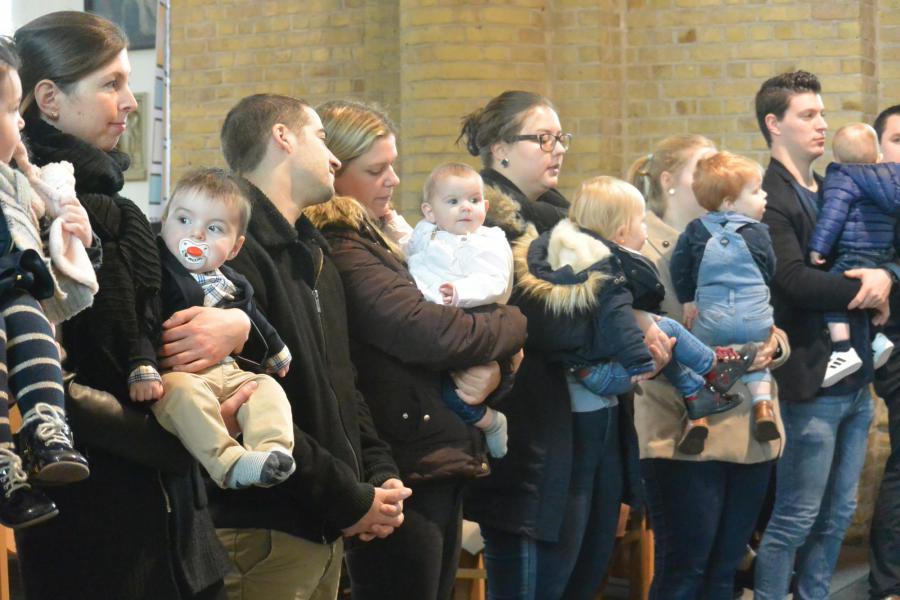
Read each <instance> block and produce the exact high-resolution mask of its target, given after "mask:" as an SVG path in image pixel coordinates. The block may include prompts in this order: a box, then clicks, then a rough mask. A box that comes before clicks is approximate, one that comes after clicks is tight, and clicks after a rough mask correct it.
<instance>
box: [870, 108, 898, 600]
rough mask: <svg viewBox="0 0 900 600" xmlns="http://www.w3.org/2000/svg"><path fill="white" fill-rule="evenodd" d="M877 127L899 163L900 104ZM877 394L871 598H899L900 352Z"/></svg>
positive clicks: (882, 373)
mask: <svg viewBox="0 0 900 600" xmlns="http://www.w3.org/2000/svg"><path fill="white" fill-rule="evenodd" d="M874 127H875V132H876V133H877V134H878V140H879V142H880V143H881V152H882V154H883V160H884V162H900V104H896V105H894V106H891V107H890V108H886V109H884V110H883V111H881V114H879V115H878V118H876V119H875V123H874ZM891 312H892V314H891V319H890V321H888V323H887V325H885V328H884V332H885V334H886V335H887V336H888V337H890V338H891V341H892V342H894V346H895V347H897V345H898V344H900V318H898V315H897V311H896V310H892V311H891ZM875 391H876V392H878V395H879V396H881V397H882V398H884V401H885V404H887V408H888V427H889V433H890V439H891V454H890V456H889V457H888V460H887V464H885V467H884V477H883V478H882V480H881V488H880V489H879V490H878V500H876V502H875V512H874V514H873V515H872V529H871V532H870V536H869V539H870V543H871V552H870V554H869V569H870V570H869V596H870V597H871V598H872V599H873V600H875V599H878V600H880V599H881V598H900V351H895V352H894V353H893V354H892V355H891V358H890V360H888V363H887V364H886V365H885V366H884V368H882V369H879V370H878V371H877V372H876V373H875Z"/></svg>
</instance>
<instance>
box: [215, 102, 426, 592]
mask: <svg viewBox="0 0 900 600" xmlns="http://www.w3.org/2000/svg"><path fill="white" fill-rule="evenodd" d="M221 141H222V148H223V152H224V154H225V158H226V160H227V161H228V163H229V166H231V167H232V169H234V170H236V171H237V172H238V174H240V175H242V176H243V177H244V178H245V179H246V182H247V186H246V187H247V195H248V197H249V199H250V202H251V204H252V205H253V212H252V216H251V218H250V224H249V227H248V229H247V233H246V241H245V243H244V247H243V250H242V251H241V252H240V254H238V256H237V257H236V258H235V259H234V260H233V261H231V262H230V263H229V266H231V267H232V268H234V269H235V270H237V271H238V272H240V273H241V274H243V275H244V276H245V277H246V278H247V279H248V280H249V281H250V283H251V285H252V286H253V288H254V290H255V292H256V300H257V303H258V304H259V306H260V309H261V310H262V311H263V312H264V313H265V314H266V315H267V317H268V318H269V321H270V322H271V324H272V326H273V327H274V328H275V330H276V331H278V332H279V335H281V337H282V339H283V340H284V342H285V344H286V345H287V347H288V349H289V350H290V351H291V354H292V355H293V357H294V360H293V362H292V363H291V368H290V371H289V372H288V374H287V376H286V377H284V378H282V379H280V380H279V382H280V383H281V384H282V386H283V387H284V390H285V392H286V393H287V396H288V399H289V401H290V404H291V412H292V416H293V419H294V438H295V442H294V452H293V456H294V460H295V461H296V465H297V471H296V472H295V473H294V475H292V476H291V477H290V478H289V479H288V480H287V481H285V482H284V483H282V484H280V485H278V486H276V487H274V488H270V489H263V488H250V489H247V490H237V491H231V490H228V491H226V490H221V489H218V488H213V487H211V488H210V510H211V512H212V515H213V520H214V522H215V524H216V527H217V528H219V529H218V530H217V531H218V533H219V538H220V539H221V541H222V543H223V544H224V545H225V547H226V549H227V550H228V553H229V556H231V558H232V560H233V561H234V563H235V567H236V569H235V570H234V571H232V573H231V574H230V575H229V576H228V577H227V578H226V580H225V583H226V588H227V590H228V594H229V597H230V598H232V600H234V599H240V600H294V599H295V598H304V599H305V598H311V599H314V600H332V599H333V598H335V597H336V595H337V589H338V582H339V576H340V570H341V558H342V554H343V546H342V543H341V536H342V535H343V536H346V537H359V538H360V539H361V540H362V541H368V540H371V539H372V538H373V537H384V536H387V535H389V534H390V533H391V532H393V530H394V528H395V527H399V526H400V524H401V523H402V522H403V514H402V510H403V500H404V499H405V498H407V497H408V496H409V494H410V491H409V489H408V488H406V487H404V486H403V484H402V482H401V481H400V480H399V478H398V476H397V466H396V464H394V461H393V459H392V457H391V454H390V450H389V448H388V446H387V444H385V443H384V442H382V441H381V440H380V439H379V438H378V435H377V434H376V432H375V428H374V425H373V424H372V417H371V415H370V413H369V409H368V407H367V405H366V403H365V401H364V400H363V398H362V397H361V395H360V394H359V392H358V391H357V389H356V385H355V381H356V373H355V370H354V368H353V365H352V364H351V362H350V348H349V337H348V330H347V315H346V309H345V305H344V292H343V284H342V282H341V276H340V274H339V273H338V271H337V269H336V268H335V266H334V265H333V264H332V262H331V259H330V258H329V256H328V248H327V243H326V242H325V240H324V238H322V237H321V236H320V235H319V233H318V232H317V231H316V230H315V228H314V227H313V226H312V224H311V223H310V222H309V220H307V218H306V217H304V216H303V213H302V211H303V209H304V208H305V207H307V206H311V205H313V204H319V203H322V202H326V201H328V200H330V199H331V197H332V196H333V195H334V172H335V171H336V170H337V169H338V168H340V162H339V161H338V160H337V158H335V157H334V155H333V154H332V153H331V152H330V151H329V150H328V148H327V146H326V145H325V130H324V129H323V127H322V121H321V120H320V119H319V116H318V115H317V114H316V113H315V111H314V110H313V109H312V108H311V107H310V106H309V105H308V104H306V103H305V102H303V101H301V100H296V99H294V98H288V97H285V96H274V95H269V94H259V95H256V96H250V97H248V98H244V99H243V100H241V101H240V102H239V103H238V104H237V105H236V106H235V107H234V108H233V109H231V111H230V112H229V113H228V116H227V117H226V119H225V123H224V125H223V127H222V133H221ZM252 405H253V400H252V398H251V400H250V401H249V406H250V409H251V410H252Z"/></svg>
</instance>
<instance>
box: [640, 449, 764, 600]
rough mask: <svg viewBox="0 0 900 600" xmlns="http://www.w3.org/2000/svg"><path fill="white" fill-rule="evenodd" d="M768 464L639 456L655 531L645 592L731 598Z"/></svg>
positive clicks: (690, 598)
mask: <svg viewBox="0 0 900 600" xmlns="http://www.w3.org/2000/svg"><path fill="white" fill-rule="evenodd" d="M773 464H774V461H768V462H763V463H757V464H750V465H744V464H738V463H728V462H722V461H703V462H701V461H683V460H668V459H660V458H647V459H643V460H641V474H642V475H643V478H644V489H645V491H646V496H647V507H648V509H649V512H650V525H651V526H652V528H653V534H654V536H655V553H656V554H655V567H654V575H653V587H652V588H651V589H650V598H652V599H658V600H672V599H675V598H677V599H678V600H699V599H700V598H702V599H703V600H731V598H732V596H733V594H734V573H735V570H736V569H737V566H738V564H739V563H740V561H741V559H742V558H743V556H744V552H745V550H746V548H747V542H748V541H749V540H750V536H751V535H752V534H753V530H754V528H755V525H756V518H757V516H758V515H759V511H760V509H761V508H762V503H763V499H764V498H765V495H766V487H767V486H768V483H769V477H770V475H771V472H772V466H773Z"/></svg>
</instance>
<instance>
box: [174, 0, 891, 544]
mask: <svg viewBox="0 0 900 600" xmlns="http://www.w3.org/2000/svg"><path fill="white" fill-rule="evenodd" d="M172 56H173V59H172V132H173V138H172V141H173V152H172V157H173V167H174V175H175V177H176V178H177V177H178V175H179V174H180V173H182V172H183V171H184V170H185V169H186V168H188V167H190V166H196V165H206V164H221V163H222V160H221V158H220V152H219V144H218V131H219V128H220V126H221V122H222V119H223V118H224V115H225V113H226V112H227V110H228V109H229V108H230V107H231V106H232V105H233V104H234V103H235V102H236V101H237V100H238V99H239V98H241V97H243V96H245V95H247V94H251V93H256V92H263V91H271V92H278V93H285V94H291V95H296V96H300V97H304V98H306V99H308V100H309V101H311V102H312V103H314V104H315V103H318V102H321V101H324V100H327V99H332V98H336V97H354V98H367V99H370V100H375V101H377V102H380V103H381V104H383V105H384V106H385V107H386V108H387V109H388V111H389V112H390V114H391V115H392V116H393V117H394V119H395V120H396V121H397V123H398V124H399V126H400V139H399V146H400V155H401V159H400V164H399V169H400V172H401V176H402V180H403V181H402V183H401V189H400V194H399V197H398V204H399V206H400V208H401V209H402V210H403V211H404V212H405V213H406V214H407V215H409V216H411V217H417V215H418V197H419V190H420V187H421V184H422V181H423V180H424V177H425V175H426V174H427V172H428V171H429V170H430V169H431V168H432V167H433V166H434V165H436V164H437V163H439V162H441V161H444V160H450V159H453V160H460V159H462V160H466V161H468V162H470V163H471V164H476V162H477V161H476V159H474V158H472V157H469V156H468V155H467V154H466V153H465V152H464V150H463V149H462V148H459V147H457V146H455V144H454V140H455V139H456V136H457V134H458V129H459V119H460V117H461V116H462V115H464V114H465V113H467V112H469V111H471V110H473V109H475V108H477V107H478V106H481V105H483V104H484V103H485V101H486V100H487V99H489V98H490V97H491V96H493V95H495V94H497V93H499V92H501V91H503V90H505V89H509V88H524V89H530V90H533V91H537V92H540V93H544V94H547V95H548V96H549V97H550V98H551V99H553V100H554V101H555V102H556V104H557V105H558V107H559V112H560V116H561V119H562V123H563V128H564V129H565V130H567V131H571V132H573V133H574V134H575V140H574V142H573V146H572V148H571V150H570V152H569V155H568V156H567V158H566V165H565V168H564V171H563V175H562V179H561V188H562V191H563V192H564V193H566V194H571V193H572V192H573V191H574V189H575V188H576V186H577V185H578V183H579V182H580V181H581V180H583V179H584V178H586V177H589V176H592V175H596V174H598V173H610V174H617V175H622V174H624V171H625V169H626V168H627V167H628V165H629V164H630V163H631V161H632V160H633V158H635V157H636V156H638V155H641V154H643V153H645V152H647V151H648V150H649V149H650V148H652V146H653V145H654V144H655V143H656V142H657V141H658V140H659V139H661V138H662V137H664V136H666V135H669V134H673V133H687V132H691V133H701V134H705V135H707V136H709V137H710V138H712V139H713V140H714V141H716V142H717V143H718V144H719V145H720V146H721V147H723V148H727V149H729V150H733V151H736V152H740V153H744V154H748V155H750V156H752V157H754V158H756V159H758V160H761V161H762V160H764V157H765V155H766V152H765V146H764V143H763V140H762V137H761V136H760V134H759V132H758V130H757V126H756V121H755V118H754V116H753V95H754V93H755V92H756V90H757V89H758V87H759V85H760V83H761V82H762V81H763V80H765V79H766V78H768V77H769V76H771V75H773V74H775V73H778V72H782V71H786V70H793V69H797V68H804V69H807V70H810V71H813V72H815V73H817V74H818V75H819V76H820V77H821V79H822V82H823V86H824V91H825V93H824V100H825V104H826V109H827V111H828V120H829V123H830V126H831V129H832V130H835V129H836V128H837V127H839V126H840V125H843V124H845V123H847V122H850V121H855V120H866V121H871V119H872V118H873V117H874V115H875V114H876V113H877V111H878V110H879V109H880V108H883V107H885V106H887V105H889V104H894V103H897V102H900V6H898V5H896V3H892V2H883V1H881V2H876V0H801V1H795V2H786V1H784V0H742V1H737V0H468V1H463V0H304V1H303V2H299V1H297V0H265V1H259V0H179V1H178V2H175V3H174V8H173V12H172ZM827 158H828V156H826V160H827ZM826 160H822V161H820V163H819V164H820V167H821V168H823V169H824V165H825V163H826ZM886 449H887V442H886V428H885V422H884V411H883V408H882V409H881V413H880V417H879V419H878V420H877V421H876V424H875V425H874V426H873V434H872V436H871V439H870V450H869V460H868V462H867V466H866V469H865V473H864V477H863V480H862V483H861V486H860V498H861V502H860V506H861V508H860V512H859V514H858V516H857V521H856V523H855V524H854V528H853V530H852V531H851V535H853V536H857V537H860V536H863V535H864V534H865V530H866V527H867V519H868V515H869V514H870V512H871V503H872V498H873V497H874V491H875V490H876V489H877V485H878V481H879V477H880V470H881V464H882V463H883V460H884V457H885V453H886Z"/></svg>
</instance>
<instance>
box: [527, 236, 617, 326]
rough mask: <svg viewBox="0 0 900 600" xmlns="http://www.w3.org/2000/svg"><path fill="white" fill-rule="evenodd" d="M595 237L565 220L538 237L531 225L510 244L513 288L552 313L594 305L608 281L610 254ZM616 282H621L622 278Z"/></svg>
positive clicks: (585, 309)
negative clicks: (513, 264) (513, 274)
mask: <svg viewBox="0 0 900 600" xmlns="http://www.w3.org/2000/svg"><path fill="white" fill-rule="evenodd" d="M611 254H612V253H611V251H610V249H609V248H608V247H607V246H606V244H605V243H603V241H602V240H601V239H599V237H597V236H594V235H592V234H589V233H587V232H585V231H584V230H582V229H580V228H579V227H578V226H577V225H575V224H574V223H573V222H572V221H570V220H568V219H565V220H563V221H560V222H559V223H558V224H557V225H556V227H554V228H553V229H552V230H550V231H549V232H547V233H545V234H543V235H541V236H540V237H538V235H537V233H536V232H535V230H534V229H533V228H531V229H530V230H529V231H527V232H526V233H525V234H523V235H522V237H521V238H519V239H518V240H517V241H516V242H515V244H514V246H513V257H514V260H515V268H516V288H517V289H518V290H519V292H521V293H522V294H523V295H526V296H530V297H532V298H534V299H536V300H538V301H540V302H542V303H543V304H544V305H545V306H546V307H547V308H548V309H549V310H550V311H551V312H552V313H553V314H554V315H561V314H565V315H573V314H575V313H577V312H583V311H591V310H593V309H595V308H596V306H597V294H598V292H599V291H600V290H601V289H602V288H603V287H604V285H605V284H606V282H607V281H608V280H610V278H611V275H610V272H609V271H610V267H609V266H608V265H603V266H601V265H598V263H600V262H603V261H607V259H609V257H610V256H611ZM616 281H617V282H618V283H620V284H621V283H624V278H623V279H622V280H621V281H619V279H618V278H617V279H616Z"/></svg>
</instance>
